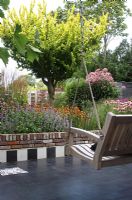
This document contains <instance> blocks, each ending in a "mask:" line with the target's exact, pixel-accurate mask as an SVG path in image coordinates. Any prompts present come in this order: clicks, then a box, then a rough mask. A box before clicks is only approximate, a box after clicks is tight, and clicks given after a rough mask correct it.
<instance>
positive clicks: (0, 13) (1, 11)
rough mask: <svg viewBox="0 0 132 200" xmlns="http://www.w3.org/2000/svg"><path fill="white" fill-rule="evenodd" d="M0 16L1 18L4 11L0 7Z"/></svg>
mask: <svg viewBox="0 0 132 200" xmlns="http://www.w3.org/2000/svg"><path fill="white" fill-rule="evenodd" d="M0 17H1V18H3V17H4V12H3V10H1V9H0Z"/></svg>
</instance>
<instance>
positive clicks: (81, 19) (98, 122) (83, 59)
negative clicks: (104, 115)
mask: <svg viewBox="0 0 132 200" xmlns="http://www.w3.org/2000/svg"><path fill="white" fill-rule="evenodd" d="M80 25H81V43H82V49H81V55H82V64H83V66H84V70H85V73H86V75H88V70H87V66H86V61H85V52H84V29H83V27H84V21H83V6H82V0H80ZM88 86H89V89H90V94H91V98H92V103H93V107H94V111H95V115H96V121H97V125H98V129H99V130H101V124H100V119H99V115H98V111H97V107H96V103H95V100H94V96H93V91H92V87H91V83H90V81H89V79H88Z"/></svg>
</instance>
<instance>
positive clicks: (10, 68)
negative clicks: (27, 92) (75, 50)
mask: <svg viewBox="0 0 132 200" xmlns="http://www.w3.org/2000/svg"><path fill="white" fill-rule="evenodd" d="M31 1H32V0H10V6H9V7H10V9H12V8H15V9H16V10H19V8H20V5H21V4H24V5H26V6H27V7H29V5H30V3H31ZM41 1H42V0H36V2H41ZM45 1H46V3H47V11H51V10H55V9H56V8H57V7H58V6H61V7H62V6H63V0H45ZM127 6H128V8H129V9H130V10H131V11H132V0H127ZM126 23H127V26H128V28H127V31H126V32H127V33H128V34H129V38H132V27H131V26H132V25H131V24H132V17H128V18H127V19H126ZM120 42H121V38H115V39H114V40H113V41H112V42H111V44H110V45H109V48H110V49H114V48H115V46H117V45H118V44H119V43H120ZM16 68H17V63H16V62H15V61H14V60H12V59H11V58H10V59H9V63H8V65H7V66H6V68H5V65H4V64H3V63H2V61H1V60H0V70H1V69H4V70H5V73H7V74H8V76H9V77H10V76H16V77H17V76H19V75H22V74H26V73H27V71H26V70H23V71H20V70H18V69H16Z"/></svg>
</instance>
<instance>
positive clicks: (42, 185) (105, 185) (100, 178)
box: [0, 157, 132, 200]
mask: <svg viewBox="0 0 132 200" xmlns="http://www.w3.org/2000/svg"><path fill="white" fill-rule="evenodd" d="M10 167H20V168H22V169H24V170H27V171H28V172H29V173H28V174H18V175H9V176H0V200H132V164H129V165H122V166H118V167H108V168H103V169H102V170H99V171H97V170H95V169H93V168H92V167H91V166H89V165H88V164H87V163H86V162H84V161H80V160H79V159H77V158H74V159H72V158H69V157H66V158H56V159H43V160H38V161H27V162H18V163H12V164H9V163H8V164H0V169H4V168H10Z"/></svg>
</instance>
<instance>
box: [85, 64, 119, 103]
mask: <svg viewBox="0 0 132 200" xmlns="http://www.w3.org/2000/svg"><path fill="white" fill-rule="evenodd" d="M88 81H90V83H91V86H92V90H93V94H94V98H95V100H100V99H107V98H116V97H118V95H119V92H118V90H117V88H116V87H115V84H114V80H113V77H112V75H111V73H109V72H108V69H107V68H104V69H97V70H96V71H95V72H91V73H89V74H88V75H87V76H86V82H87V83H88Z"/></svg>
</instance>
